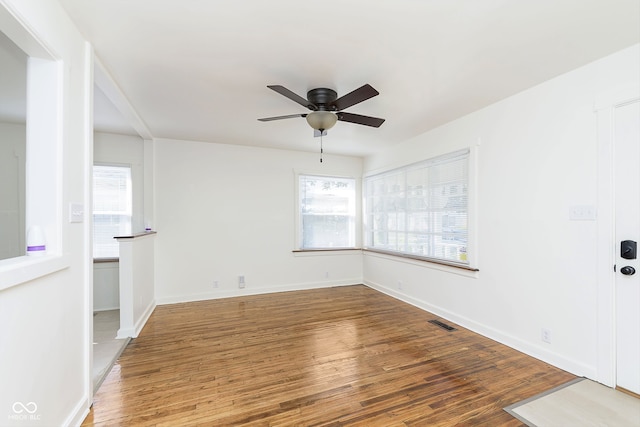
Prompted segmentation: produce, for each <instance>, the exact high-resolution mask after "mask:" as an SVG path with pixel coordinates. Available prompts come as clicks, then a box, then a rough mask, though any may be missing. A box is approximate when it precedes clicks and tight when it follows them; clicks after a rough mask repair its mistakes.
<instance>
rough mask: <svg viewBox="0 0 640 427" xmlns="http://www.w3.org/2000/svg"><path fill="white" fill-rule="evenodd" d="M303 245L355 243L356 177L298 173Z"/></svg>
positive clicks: (325, 245) (322, 246)
mask: <svg viewBox="0 0 640 427" xmlns="http://www.w3.org/2000/svg"><path fill="white" fill-rule="evenodd" d="M298 188H299V192H300V194H299V196H300V199H299V207H300V228H301V230H300V237H301V239H300V240H301V242H300V248H301V249H325V248H347V247H353V246H355V213H356V191H355V179H352V178H337V177H325V176H311V175H300V176H299V187H298Z"/></svg>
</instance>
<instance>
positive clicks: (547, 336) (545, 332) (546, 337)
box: [540, 328, 551, 344]
mask: <svg viewBox="0 0 640 427" xmlns="http://www.w3.org/2000/svg"><path fill="white" fill-rule="evenodd" d="M540 338H541V339H542V342H546V343H547V344H551V331H550V330H549V329H545V328H542V330H541V333H540Z"/></svg>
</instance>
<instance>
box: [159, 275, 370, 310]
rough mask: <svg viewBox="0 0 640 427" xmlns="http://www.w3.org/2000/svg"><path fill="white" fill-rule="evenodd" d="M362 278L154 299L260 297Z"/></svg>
mask: <svg viewBox="0 0 640 427" xmlns="http://www.w3.org/2000/svg"><path fill="white" fill-rule="evenodd" d="M361 283H362V277H358V278H354V279H344V280H339V281H324V282H309V283H294V284H289V285H279V286H269V287H264V288H244V289H234V290H219V291H212V292H206V293H201V294H190V295H175V296H166V297H160V298H156V302H157V304H158V305H167V304H178V303H182V302H194V301H205V300H210V299H222V298H233V297H241V296H247V295H262V294H271V293H276V292H288V291H303V290H308V289H322V288H333V287H338V286H351V285H355V284H361Z"/></svg>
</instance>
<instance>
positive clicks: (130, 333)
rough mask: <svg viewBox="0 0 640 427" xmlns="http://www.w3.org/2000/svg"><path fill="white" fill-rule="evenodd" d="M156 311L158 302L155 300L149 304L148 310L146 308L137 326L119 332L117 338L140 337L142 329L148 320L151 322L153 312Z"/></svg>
mask: <svg viewBox="0 0 640 427" xmlns="http://www.w3.org/2000/svg"><path fill="white" fill-rule="evenodd" d="M155 309H156V301H155V300H153V301H151V302H150V303H149V305H148V306H147V308H145V310H144V313H142V316H140V318H138V320H137V321H136V324H135V325H133V327H131V328H121V329H119V330H118V335H117V336H116V338H118V339H121V338H136V337H137V336H138V335H140V332H142V329H143V328H144V325H146V324H147V320H149V317H151V315H152V314H153V310H155Z"/></svg>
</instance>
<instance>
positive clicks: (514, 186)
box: [364, 46, 640, 378]
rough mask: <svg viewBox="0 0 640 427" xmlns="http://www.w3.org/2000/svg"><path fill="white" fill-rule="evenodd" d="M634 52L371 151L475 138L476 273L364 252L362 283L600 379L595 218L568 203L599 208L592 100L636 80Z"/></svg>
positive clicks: (404, 153) (376, 159)
mask: <svg viewBox="0 0 640 427" xmlns="http://www.w3.org/2000/svg"><path fill="white" fill-rule="evenodd" d="M639 59H640V52H639V48H638V46H635V47H633V48H629V49H626V50H624V51H621V52H619V53H617V54H614V55H611V56H609V57H606V58H604V59H601V60H599V61H597V62H594V63H592V64H589V65H587V66H585V67H582V68H579V69H577V70H574V71H572V72H570V73H567V74H565V75H562V76H559V77H557V78H555V79H553V80H550V81H548V82H546V83H543V84H541V85H539V86H536V87H534V88H531V89H530V90H527V91H525V92H522V93H520V94H517V95H515V96H512V97H510V98H508V99H505V100H503V101H501V102H499V103H497V104H494V105H491V106H489V107H487V108H485V109H483V110H480V111H477V112H475V113H473V114H470V115H468V116H466V117H463V118H460V119H458V120H456V121H453V122H451V123H449V124H447V125H444V126H442V127H440V128H437V129H435V130H433V131H430V132H428V133H425V134H423V135H420V136H418V137H416V138H413V139H411V140H409V141H406V142H403V143H401V144H398V145H396V146H394V147H393V149H391V150H389V151H387V152H383V153H379V154H377V155H375V156H372V157H370V158H368V159H366V160H365V171H366V172H365V173H367V172H371V171H378V170H382V169H385V168H390V167H393V166H398V165H401V164H408V163H412V162H415V161H417V160H419V159H426V158H429V157H433V156H435V155H438V154H442V153H445V152H449V151H453V150H456V149H459V148H462V147H476V151H477V163H476V166H477V176H476V179H477V181H476V182H477V186H478V189H477V193H476V195H477V224H476V230H477V252H476V255H477V257H478V265H477V266H478V267H479V269H480V271H479V273H477V275H476V274H462V273H461V274H452V271H453V270H447V269H446V268H445V269H441V268H435V267H432V266H430V265H428V264H424V263H419V262H406V261H403V260H398V259H393V258H389V257H384V256H383V257H381V256H377V255H373V254H369V255H365V257H364V278H365V283H367V284H369V285H371V286H373V287H375V288H378V289H381V290H383V291H385V292H388V293H390V294H393V295H396V296H398V297H400V298H402V299H405V300H407V301H409V302H412V303H413V304H416V305H418V306H421V307H423V308H426V309H428V310H431V311H433V312H435V313H438V314H441V315H443V316H444V317H446V318H449V319H450V320H452V321H455V322H459V323H460V324H462V325H463V326H467V327H469V328H471V329H473V330H476V331H479V332H481V333H484V334H485V335H488V336H490V337H492V338H494V339H497V340H498V341H501V342H504V343H506V344H508V345H511V346H513V347H516V348H518V349H521V350H523V351H525V352H527V353H529V354H532V355H534V356H537V357H540V358H542V359H544V360H547V361H549V362H551V363H553V364H555V365H557V366H560V367H562V368H564V369H567V370H569V371H572V372H574V373H576V374H579V375H585V376H588V377H591V378H595V377H596V366H597V334H596V330H597V324H596V323H597V322H598V319H597V317H596V305H597V300H596V294H597V280H596V276H597V274H596V273H597V266H598V263H599V262H601V260H600V259H598V257H597V256H596V249H597V248H596V240H597V237H598V223H597V221H596V220H591V221H575V220H573V221H572V220H569V210H570V207H571V206H577V205H587V206H594V207H595V206H597V202H598V200H597V179H598V170H597V138H596V136H597V134H596V116H595V114H594V102H595V100H596V99H597V98H598V97H599V96H602V95H603V94H604V93H606V92H609V91H612V90H616V88H618V87H624V86H626V85H629V84H633V83H635V84H638V80H639V78H640V77H639V76H640V66H639ZM478 143H479V146H478V145H477V144H478ZM605 261H606V260H605ZM398 281H402V282H403V289H402V290H398V289H397V282H398ZM542 328H546V329H549V330H550V331H551V337H552V341H551V344H547V343H543V342H542V341H541V329H542Z"/></svg>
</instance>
